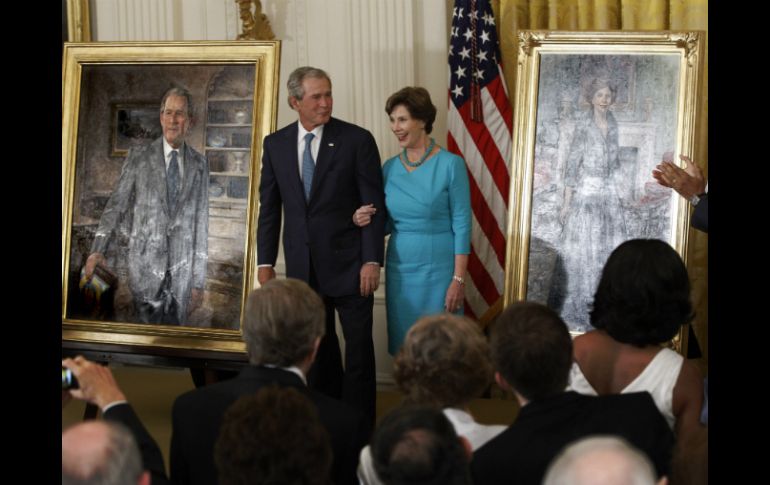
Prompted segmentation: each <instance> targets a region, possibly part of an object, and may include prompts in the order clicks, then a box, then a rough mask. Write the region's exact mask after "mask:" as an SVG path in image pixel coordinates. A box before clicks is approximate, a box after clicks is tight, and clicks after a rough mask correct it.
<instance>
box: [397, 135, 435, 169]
mask: <svg viewBox="0 0 770 485" xmlns="http://www.w3.org/2000/svg"><path fill="white" fill-rule="evenodd" d="M435 146H436V140H434V139H433V138H431V139H430V145H428V149H427V150H425V153H423V154H422V156H421V157H420V159H419V160H417V161H416V162H410V161H409V157H407V156H406V148H404V151H403V153H402V154H401V155H402V157H403V159H404V163H405V164H407V165H409V166H410V167H412V168H417V167H419V166H420V165H422V164H423V163H425V159H426V158H428V155H430V152H432V151H433V147H435Z"/></svg>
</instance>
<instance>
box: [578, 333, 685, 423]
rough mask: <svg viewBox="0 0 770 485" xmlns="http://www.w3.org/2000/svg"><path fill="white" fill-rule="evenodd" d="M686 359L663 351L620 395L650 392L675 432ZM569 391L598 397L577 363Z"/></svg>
mask: <svg viewBox="0 0 770 485" xmlns="http://www.w3.org/2000/svg"><path fill="white" fill-rule="evenodd" d="M682 363H684V358H683V357H682V356H681V355H679V354H677V353H676V352H674V351H673V350H671V349H666V348H663V349H661V350H660V351H659V352H658V353H657V354H656V355H655V357H653V359H652V360H651V361H650V363H649V364H647V367H645V368H644V370H643V371H642V372H641V373H640V374H639V375H638V376H636V378H635V379H634V380H633V381H631V382H630V383H629V384H628V385H627V386H626V387H625V388H624V389H623V390H622V391H620V394H629V393H632V392H641V391H647V392H649V393H650V394H651V395H652V399H653V400H654V401H655V405H656V406H657V407H658V410H659V411H660V412H661V414H663V417H665V418H666V421H667V422H668V425H669V427H670V428H671V429H672V430H673V429H674V422H675V421H676V419H675V418H674V410H673V402H674V385H675V384H676V380H677V379H678V378H679V372H680V371H681V370H682ZM567 390H568V391H570V390H571V391H575V392H578V393H580V394H588V395H591V396H596V395H597V392H596V390H595V389H594V388H593V387H592V386H591V384H590V383H589V382H588V380H587V379H586V377H585V376H584V375H583V371H582V370H580V366H579V365H578V364H577V362H573V363H572V369H571V370H570V376H569V385H568V386H567Z"/></svg>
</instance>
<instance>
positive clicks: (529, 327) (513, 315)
mask: <svg viewBox="0 0 770 485" xmlns="http://www.w3.org/2000/svg"><path fill="white" fill-rule="evenodd" d="M491 347H492V359H493V361H494V363H495V367H496V369H497V372H496V373H495V378H496V379H497V382H498V384H500V386H501V387H503V388H504V389H507V390H511V391H512V392H513V395H514V396H515V397H516V400H517V401H518V402H519V405H520V406H521V409H520V411H519V414H518V416H517V417H516V421H514V423H513V424H512V425H511V426H510V427H509V428H508V429H506V430H505V431H503V432H502V433H501V434H499V435H497V436H496V437H495V438H493V439H492V440H490V441H489V442H487V444H485V445H484V446H482V447H481V448H479V449H478V450H476V452H475V453H474V456H473V460H471V474H472V475H473V481H474V483H483V484H485V485H486V484H497V483H500V484H503V483H505V484H507V483H516V484H522V485H526V484H533V485H534V484H540V483H541V482H542V480H543V476H544V473H545V471H546V469H547V467H548V464H549V463H550V461H551V460H552V459H553V458H554V457H555V456H556V455H557V454H558V453H559V452H560V451H561V449H562V448H564V447H565V446H566V445H567V444H568V443H571V442H572V441H575V440H577V439H579V438H582V437H585V436H589V435H593V434H605V435H617V436H620V437H622V438H625V439H626V440H627V441H628V442H629V443H631V444H632V445H634V446H635V447H637V448H639V449H640V450H641V451H643V452H644V453H646V454H647V456H648V457H649V458H650V460H651V461H652V462H653V464H654V465H655V468H656V471H657V473H658V475H659V476H662V475H666V474H668V473H669V468H670V462H671V454H672V450H673V445H674V436H673V434H672V432H671V430H670V429H669V427H668V424H667V423H666V420H665V418H664V417H663V416H662V415H661V414H660V412H659V411H658V409H657V408H656V407H655V402H654V401H653V400H652V397H651V396H650V395H649V393H647V392H643V393H632V394H618V395H611V396H585V395H581V394H577V393H576V392H572V391H570V392H565V391H564V389H565V388H566V386H567V382H568V380H569V372H570V366H571V365H572V339H571V337H570V334H569V331H568V329H567V325H566V324H565V323H564V322H563V321H562V320H561V318H560V317H559V315H558V314H556V313H555V312H554V311H553V310H551V309H549V308H548V307H546V306H544V305H541V304H539V303H531V302H522V303H514V304H513V305H511V306H509V307H508V308H506V309H505V310H504V311H503V313H502V314H501V315H500V316H499V317H498V318H497V320H496V322H495V325H494V327H493V328H492V337H491Z"/></svg>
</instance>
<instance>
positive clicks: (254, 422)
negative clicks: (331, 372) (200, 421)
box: [214, 386, 332, 485]
mask: <svg viewBox="0 0 770 485" xmlns="http://www.w3.org/2000/svg"><path fill="white" fill-rule="evenodd" d="M214 460H215V462H216V465H217V473H218V478H219V483H220V485H263V484H264V485H271V484H295V485H304V484H307V485H310V484H319V485H325V484H326V483H328V482H329V474H330V471H331V465H332V450H331V442H330V439H329V433H328V432H327V431H326V428H324V426H323V425H322V424H321V420H320V418H319V417H318V411H317V409H316V407H315V406H314V405H313V403H311V402H310V400H309V399H308V398H307V397H305V396H303V395H302V394H301V393H300V392H299V391H298V390H296V389H294V388H291V387H286V388H279V387H277V386H271V387H263V388H262V389H260V390H259V391H257V393H256V394H250V395H246V396H243V397H241V398H239V399H238V400H237V401H235V403H234V404H232V405H231V406H230V407H229V408H228V410H227V412H226V413H225V416H224V419H223V421H222V428H221V429H220V432H219V437H218V439H217V441H216V444H215V446H214Z"/></svg>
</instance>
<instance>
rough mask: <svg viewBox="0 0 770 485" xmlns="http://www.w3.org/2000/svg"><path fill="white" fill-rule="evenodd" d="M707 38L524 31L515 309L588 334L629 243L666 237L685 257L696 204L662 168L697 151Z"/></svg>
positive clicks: (508, 291) (509, 286) (512, 253)
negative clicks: (529, 304)
mask: <svg viewBox="0 0 770 485" xmlns="http://www.w3.org/2000/svg"><path fill="white" fill-rule="evenodd" d="M703 35H704V34H703V33H702V32H693V31H690V32H624V31H605V32H567V31H532V30H523V31H520V32H519V33H518V49H519V55H518V60H519V65H518V77H517V88H516V106H515V118H514V130H513V133H514V134H515V136H514V140H513V160H512V170H511V173H512V183H511V189H510V190H511V192H510V200H511V201H512V204H511V210H510V212H509V215H508V231H507V252H506V254H507V255H508V258H507V260H506V270H505V295H504V304H505V305H508V304H509V303H511V302H513V301H517V300H524V299H529V300H534V301H540V302H542V303H546V304H548V305H549V306H550V307H551V308H554V309H555V310H557V311H558V312H559V313H560V314H561V315H562V318H564V320H565V321H566V322H567V324H568V326H569V327H570V331H571V333H572V334H573V335H574V334H579V333H582V332H584V331H586V330H587V329H589V328H590V323H588V322H587V318H588V308H587V303H590V300H592V297H593V291H594V290H595V283H596V282H598V276H599V275H600V272H601V267H602V266H603V264H604V261H605V260H606V256H607V255H608V254H609V252H611V250H612V249H614V247H616V246H617V244H619V242H621V241H622V240H626V239H630V238H635V237H650V238H658V239H663V240H666V241H668V242H669V243H670V244H671V245H672V246H673V247H674V248H675V249H676V251H677V252H678V253H679V254H680V255H681V256H682V258H683V259H685V261H686V257H687V243H688V241H687V236H688V227H689V216H690V214H689V206H688V202H687V201H686V200H684V199H683V198H681V197H679V196H678V195H677V194H676V193H675V192H674V191H672V190H670V189H666V188H663V187H660V186H658V185H657V184H656V183H655V182H654V180H653V178H652V169H653V168H654V166H655V165H657V164H658V163H660V161H661V160H662V159H665V158H671V159H676V160H677V162H678V161H679V159H678V157H677V156H676V155H677V154H684V155H690V156H692V154H693V151H694V148H695V134H696V130H695V123H696V114H697V100H698V97H697V94H698V93H697V91H698V85H699V84H698V77H699V69H700V59H701V49H702V44H703ZM602 89H603V91H601V93H606V95H607V98H608V99H610V100H611V101H604V102H603V101H601V100H600V99H599V97H600V96H599V97H597V98H596V102H595V106H594V98H593V96H595V95H600V94H601V93H600V90H602ZM617 99H619V100H622V101H624V105H623V106H618V107H615V106H613V104H611V103H612V102H613V101H614V100H617ZM607 103H610V104H609V105H608V104H607ZM586 108H588V110H586ZM615 108H617V109H615ZM595 111H604V112H607V111H609V113H610V114H606V119H607V120H611V121H607V122H606V124H603V128H601V129H600V128H598V127H597V126H598V124H597V123H596V122H594V121H593V118H594V117H595V116H596V114H595ZM589 124H590V125H589ZM597 130H599V131H597ZM597 133H598V134H597ZM597 140H600V141H598V142H597ZM597 147H598V148H597ZM597 150H598V151H597ZM608 167H609V168H608ZM581 198H582V199H581ZM591 204H593V205H591ZM597 207H598V208H599V209H598V210H597ZM592 282H593V283H592ZM685 335H686V334H685Z"/></svg>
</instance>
